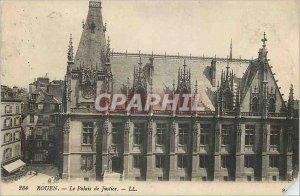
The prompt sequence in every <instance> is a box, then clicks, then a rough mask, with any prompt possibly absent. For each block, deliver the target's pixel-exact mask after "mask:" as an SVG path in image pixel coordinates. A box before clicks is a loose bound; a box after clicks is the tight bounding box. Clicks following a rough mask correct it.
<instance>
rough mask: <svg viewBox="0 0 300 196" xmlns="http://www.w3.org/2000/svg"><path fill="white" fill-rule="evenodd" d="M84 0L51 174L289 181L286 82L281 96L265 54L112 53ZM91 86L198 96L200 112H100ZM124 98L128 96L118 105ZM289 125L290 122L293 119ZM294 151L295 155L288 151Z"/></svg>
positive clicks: (93, 6) (94, 7)
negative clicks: (83, 18)
mask: <svg viewBox="0 0 300 196" xmlns="http://www.w3.org/2000/svg"><path fill="white" fill-rule="evenodd" d="M101 9H102V8H101V2H95V1H90V2H89V10H88V16H87V18H86V21H85V23H83V32H82V36H81V39H80V42H79V46H78V50H77V52H76V54H75V56H74V57H73V46H72V38H70V45H69V50H68V64H67V72H66V75H65V92H64V100H63V110H64V112H63V114H62V118H63V119H64V123H63V125H62V132H61V134H62V135H61V137H62V138H63V141H62V142H61V149H62V152H61V164H60V168H59V169H60V173H61V175H62V177H63V178H64V179H77V180H80V179H81V180H86V181H88V180H104V181H105V180H109V179H125V180H153V181H160V180H170V181H190V180H192V181H206V180H220V181H234V180H236V181H267V180H272V181H279V180H289V179H291V178H292V173H293V170H292V168H293V167H292V162H293V160H292V157H293V156H292V154H293V138H294V137H293V135H294V134H295V133H296V132H297V131H298V130H297V127H295V124H296V125H297V124H298V123H297V119H296V120H295V118H294V114H293V109H292V108H293V92H292V91H293V89H292V88H291V92H290V96H289V100H288V103H285V101H284V100H283V98H282V94H281V93H280V88H279V87H278V85H277V83H276V80H275V78H274V73H273V72H272V67H271V66H270V64H269V60H268V59H267V53H268V51H267V47H266V41H267V39H266V37H265V35H264V36H263V39H262V47H261V48H260V49H259V52H258V57H257V58H256V59H252V60H247V59H241V58H238V59H235V58H233V56H232V45H231V47H230V55H229V57H228V58H217V57H212V58H210V57H204V56H202V57H194V56H180V55H175V56H171V55H167V54H164V55H157V54H153V53H152V54H150V55H147V54H141V53H138V54H129V53H127V52H126V53H115V52H112V51H111V50H110V41H109V38H108V40H107V41H106V35H105V32H106V26H105V25H103V20H102V14H101ZM101 93H111V94H113V93H123V94H126V96H127V98H128V100H129V99H130V98H131V97H132V95H133V94H134V93H140V94H143V93H159V94H174V93H177V94H183V93H188V94H192V95H193V96H194V95H199V96H200V98H201V103H200V106H201V107H200V111H196V112H179V111H171V110H167V111H162V110H160V109H159V108H157V107H152V108H150V111H149V112H147V113H145V112H137V111H136V110H131V111H130V113H126V112H125V110H124V108H118V109H117V110H115V111H108V112H105V113H101V112H98V111H96V110H95V107H94V101H95V98H96V96H97V95H100V94H101ZM127 103H128V102H127ZM295 122H296V123H295ZM294 153H298V152H294Z"/></svg>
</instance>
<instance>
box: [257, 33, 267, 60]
mask: <svg viewBox="0 0 300 196" xmlns="http://www.w3.org/2000/svg"><path fill="white" fill-rule="evenodd" d="M261 41H262V48H261V49H259V52H258V58H259V59H260V60H262V61H265V60H267V54H268V50H267V48H266V46H267V45H266V41H268V39H267V38H266V33H265V32H264V37H263V39H261Z"/></svg>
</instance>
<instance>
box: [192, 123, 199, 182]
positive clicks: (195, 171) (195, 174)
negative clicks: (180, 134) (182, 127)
mask: <svg viewBox="0 0 300 196" xmlns="http://www.w3.org/2000/svg"><path fill="white" fill-rule="evenodd" d="M199 130H200V123H199V121H198V120H195V121H194V125H193V133H192V134H193V137H192V138H193V142H192V153H191V154H192V161H191V162H192V172H191V180H192V181H199V180H200V174H199V155H198V149H199V148H198V145H199V141H198V138H199Z"/></svg>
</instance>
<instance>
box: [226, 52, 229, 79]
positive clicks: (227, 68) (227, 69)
mask: <svg viewBox="0 0 300 196" xmlns="http://www.w3.org/2000/svg"><path fill="white" fill-rule="evenodd" d="M228 73H229V60H228V56H227V66H226V80H228Z"/></svg>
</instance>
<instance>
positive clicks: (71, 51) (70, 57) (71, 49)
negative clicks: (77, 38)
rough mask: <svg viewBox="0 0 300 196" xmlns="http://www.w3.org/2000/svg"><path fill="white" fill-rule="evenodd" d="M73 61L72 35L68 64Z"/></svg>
mask: <svg viewBox="0 0 300 196" xmlns="http://www.w3.org/2000/svg"><path fill="white" fill-rule="evenodd" d="M73 60H74V59H73V41H72V34H70V41H69V48H68V62H72V61H73Z"/></svg>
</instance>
